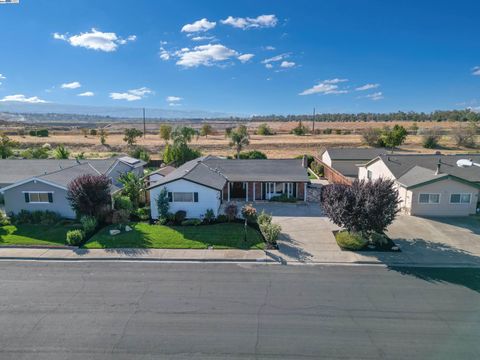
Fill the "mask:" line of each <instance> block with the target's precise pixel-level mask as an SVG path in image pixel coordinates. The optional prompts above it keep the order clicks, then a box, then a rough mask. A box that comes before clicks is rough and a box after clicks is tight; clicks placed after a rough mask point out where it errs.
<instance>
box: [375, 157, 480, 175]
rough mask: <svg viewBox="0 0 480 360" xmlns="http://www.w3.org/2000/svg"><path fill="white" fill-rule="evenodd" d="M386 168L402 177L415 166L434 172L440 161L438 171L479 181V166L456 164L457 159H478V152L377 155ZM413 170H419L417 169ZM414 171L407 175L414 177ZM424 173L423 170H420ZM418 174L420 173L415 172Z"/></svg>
mask: <svg viewBox="0 0 480 360" xmlns="http://www.w3.org/2000/svg"><path fill="white" fill-rule="evenodd" d="M379 159H381V160H382V161H383V162H384V163H385V165H386V166H387V167H388V169H389V170H390V171H391V172H392V174H393V175H394V176H395V178H396V179H400V178H402V176H403V175H406V174H407V172H409V171H410V170H412V169H413V168H415V167H420V168H423V169H427V170H430V171H431V172H432V173H435V171H436V170H437V164H438V163H439V162H440V173H443V174H448V175H453V176H456V177H458V178H461V179H464V180H467V181H471V182H480V168H479V167H476V166H472V167H470V168H461V167H458V166H457V164H456V163H457V161H458V160H459V159H472V160H473V161H475V162H479V161H480V154H455V155H443V154H428V155H427V154H422V155H420V154H416V155H381V156H379ZM415 172H420V171H419V169H417V170H415ZM415 172H414V173H412V174H409V175H408V176H412V177H414V176H415V175H414V174H415ZM421 172H422V173H423V174H425V171H424V170H422V171H421ZM417 175H420V174H417Z"/></svg>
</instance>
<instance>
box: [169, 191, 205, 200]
mask: <svg viewBox="0 0 480 360" xmlns="http://www.w3.org/2000/svg"><path fill="white" fill-rule="evenodd" d="M168 200H169V201H170V202H198V193H197V192H170V193H168Z"/></svg>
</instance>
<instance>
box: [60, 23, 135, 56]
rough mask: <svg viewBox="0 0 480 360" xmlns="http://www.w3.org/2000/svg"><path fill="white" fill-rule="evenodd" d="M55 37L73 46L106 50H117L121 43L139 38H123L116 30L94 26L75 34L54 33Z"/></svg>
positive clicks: (131, 36)
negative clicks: (107, 30)
mask: <svg viewBox="0 0 480 360" xmlns="http://www.w3.org/2000/svg"><path fill="white" fill-rule="evenodd" d="M53 38H54V39H57V40H63V41H66V42H68V43H69V44H70V45H72V46H80V47H84V48H87V49H92V50H99V51H105V52H112V51H116V50H117V48H118V46H119V45H125V44H126V43H127V42H129V41H135V40H136V39H137V37H136V36H135V35H130V36H128V37H127V38H121V37H119V36H118V35H117V34H115V33H114V32H102V31H98V30H96V29H94V28H92V29H91V30H90V32H85V33H80V34H78V35H73V36H68V34H59V33H54V34H53Z"/></svg>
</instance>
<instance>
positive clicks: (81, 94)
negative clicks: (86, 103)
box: [77, 91, 95, 97]
mask: <svg viewBox="0 0 480 360" xmlns="http://www.w3.org/2000/svg"><path fill="white" fill-rule="evenodd" d="M94 95H95V93H93V92H92V91H85V92H83V93H80V94H78V95H77V96H86V97H90V96H94Z"/></svg>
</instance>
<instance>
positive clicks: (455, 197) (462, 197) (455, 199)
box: [450, 194, 472, 204]
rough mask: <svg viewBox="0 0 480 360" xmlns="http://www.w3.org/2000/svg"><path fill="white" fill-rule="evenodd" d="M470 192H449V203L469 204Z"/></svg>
mask: <svg viewBox="0 0 480 360" xmlns="http://www.w3.org/2000/svg"><path fill="white" fill-rule="evenodd" d="M471 197H472V194H451V195H450V203H452V204H470V199H471Z"/></svg>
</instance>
